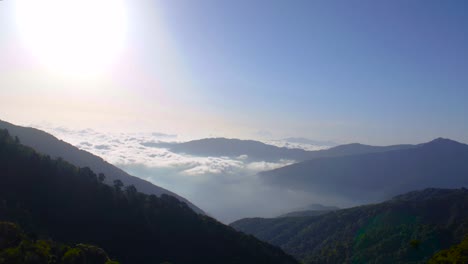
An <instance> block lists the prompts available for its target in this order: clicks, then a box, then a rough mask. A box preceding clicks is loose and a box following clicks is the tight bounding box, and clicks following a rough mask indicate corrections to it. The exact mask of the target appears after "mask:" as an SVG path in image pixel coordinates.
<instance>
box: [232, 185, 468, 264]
mask: <svg viewBox="0 0 468 264" xmlns="http://www.w3.org/2000/svg"><path fill="white" fill-rule="evenodd" d="M231 226H233V227H234V228H236V229H237V230H240V231H243V232H245V233H248V234H253V235H255V236H256V237H258V238H260V239H262V240H263V241H267V242H269V243H272V244H273V245H277V246H281V247H282V248H283V249H284V250H285V251H286V252H288V253H290V254H292V255H294V256H296V257H297V258H298V259H300V260H302V261H303V262H304V263H316V264H319V263H320V264H322V263H330V264H333V263H389V264H391V263H421V264H422V263H426V262H427V261H428V260H429V258H430V257H431V256H432V255H433V254H434V253H435V252H437V251H439V250H441V249H444V248H447V247H449V246H451V245H453V244H456V243H459V242H460V241H461V240H462V238H463V236H464V235H466V234H468V190H467V189H464V188H462V189H426V190H423V191H415V192H410V193H408V194H405V195H400V196H397V197H395V198H394V199H392V200H389V201H387V202H384V203H380V204H375V205H366V206H359V207H355V208H350V209H343V210H337V211H333V212H330V213H327V214H323V215H319V216H309V217H284V218H273V219H263V218H251V219H242V220H239V221H236V222H234V223H232V224H231Z"/></svg>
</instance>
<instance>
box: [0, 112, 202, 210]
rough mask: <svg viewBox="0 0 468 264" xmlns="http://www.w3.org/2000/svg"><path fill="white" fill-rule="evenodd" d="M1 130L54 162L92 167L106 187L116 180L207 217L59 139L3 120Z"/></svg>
mask: <svg viewBox="0 0 468 264" xmlns="http://www.w3.org/2000/svg"><path fill="white" fill-rule="evenodd" d="M0 129H7V130H8V132H9V133H10V134H11V135H12V136H17V137H18V138H19V139H20V141H21V143H22V144H24V145H26V146H29V147H31V148H33V149H35V150H36V151H38V152H39V153H42V154H45V155H49V156H51V157H52V158H58V157H60V158H62V159H64V160H65V161H68V162H70V163H72V164H74V165H76V166H78V167H89V168H91V169H92V170H93V171H95V172H96V173H104V174H105V175H106V179H105V183H107V184H110V185H112V184H113V182H114V180H121V181H122V182H123V183H124V184H125V185H134V186H135V187H136V188H137V189H138V190H139V191H141V192H143V193H146V194H155V195H157V196H160V195H161V194H167V195H171V196H174V197H176V198H177V199H179V200H180V201H183V202H185V203H187V204H188V205H189V206H190V208H192V209H193V210H194V211H195V212H197V213H202V214H204V212H203V210H201V209H200V208H198V207H196V206H195V205H194V204H192V203H191V202H190V201H188V200H187V199H185V198H183V197H181V196H179V195H177V194H175V193H173V192H171V191H169V190H166V189H164V188H161V187H159V186H156V185H154V184H152V183H150V182H148V181H145V180H142V179H140V178H137V177H134V176H131V175H129V174H128V173H126V172H124V171H123V170H121V169H119V168H117V167H115V166H114V165H112V164H110V163H108V162H106V161H104V160H103V159H102V158H100V157H98V156H95V155H93V154H91V153H89V152H87V151H84V150H81V149H78V148H77V147H74V146H73V145H71V144H69V143H67V142H64V141H62V140H59V139H57V138H56V137H54V136H52V135H50V134H48V133H46V132H44V131H41V130H38V129H35V128H30V127H21V126H15V125H13V124H10V123H8V122H5V121H1V120H0Z"/></svg>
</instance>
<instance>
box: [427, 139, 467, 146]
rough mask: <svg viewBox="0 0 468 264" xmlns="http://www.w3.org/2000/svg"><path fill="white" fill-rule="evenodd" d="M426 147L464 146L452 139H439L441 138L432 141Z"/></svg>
mask: <svg viewBox="0 0 468 264" xmlns="http://www.w3.org/2000/svg"><path fill="white" fill-rule="evenodd" d="M424 145H432V146H434V145H436V146H442V145H463V144H462V143H460V142H458V141H455V140H452V139H448V138H442V137H439V138H436V139H434V140H432V141H429V142H427V143H425V144H424Z"/></svg>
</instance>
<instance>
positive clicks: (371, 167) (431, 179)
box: [259, 138, 468, 202]
mask: <svg viewBox="0 0 468 264" xmlns="http://www.w3.org/2000/svg"><path fill="white" fill-rule="evenodd" d="M348 146H349V145H348ZM361 146H362V145H361ZM340 147H342V146H339V147H337V148H340ZM335 149H336V148H335ZM259 175H260V176H261V178H262V180H264V181H265V182H266V183H268V184H273V185H279V186H282V187H284V188H290V189H295V190H302V191H308V192H314V193H317V194H330V195H338V196H340V197H343V198H345V199H348V200H351V201H373V202H375V201H382V200H384V199H388V198H389V197H392V196H394V195H396V194H398V193H402V192H408V191H411V190H415V189H421V188H427V187H440V188H459V187H462V186H468V145H465V144H462V143H458V142H456V141H452V140H449V139H442V138H440V139H436V140H434V141H431V142H429V143H424V144H419V145H416V146H414V147H411V148H403V149H398V150H391V151H386V152H379V153H368V154H361V155H350V156H342V157H328V158H318V159H313V160H309V161H304V162H300V163H296V164H292V165H289V166H285V167H282V168H279V169H275V170H271V171H266V172H261V173H259Z"/></svg>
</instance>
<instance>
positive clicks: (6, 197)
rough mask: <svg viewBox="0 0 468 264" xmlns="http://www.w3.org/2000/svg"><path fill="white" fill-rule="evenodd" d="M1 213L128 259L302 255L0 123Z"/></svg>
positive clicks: (42, 232) (48, 234)
mask: <svg viewBox="0 0 468 264" xmlns="http://www.w3.org/2000/svg"><path fill="white" fill-rule="evenodd" d="M0 172H1V174H0V181H1V183H2V184H0V220H8V221H13V222H17V223H19V224H20V225H21V226H22V227H23V228H24V229H25V230H26V232H32V233H34V234H36V236H38V237H40V238H46V239H49V238H52V239H54V240H57V241H62V242H64V243H87V244H93V245H99V246H101V247H102V248H103V249H104V250H106V251H107V252H108V253H109V255H110V257H111V258H112V259H117V260H118V261H120V262H122V263H135V264H138V263H161V262H165V261H169V262H172V263H297V262H296V260H295V259H294V258H292V257H290V256H288V255H286V254H285V253H283V252H282V251H281V250H280V249H279V248H277V247H274V246H271V245H269V244H267V243H264V242H261V241H259V240H257V239H256V238H254V237H252V236H248V235H244V234H241V233H239V232H237V231H235V230H234V229H233V228H231V227H228V226H225V225H223V224H221V223H219V222H217V221H216V220H214V219H212V218H210V217H207V216H203V215H199V214H196V213H195V212H193V211H192V210H191V209H190V208H189V207H188V206H187V205H186V204H185V203H182V202H180V201H179V200H177V199H176V198H174V197H171V196H168V195H162V196H161V197H157V196H155V195H146V194H142V193H140V192H138V190H137V189H136V188H135V187H133V186H123V184H122V183H121V182H119V181H116V182H115V186H114V187H111V186H108V185H106V184H103V183H102V181H103V179H104V177H105V175H96V174H95V173H94V172H93V171H91V170H90V169H89V168H77V167H75V166H73V165H72V164H69V163H67V162H65V161H63V160H61V159H51V158H50V157H48V156H42V155H40V154H38V153H36V152H35V151H34V150H33V149H31V148H28V147H25V146H23V145H21V144H20V143H19V140H18V139H16V140H15V139H14V138H12V137H10V135H9V134H8V131H6V130H0Z"/></svg>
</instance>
